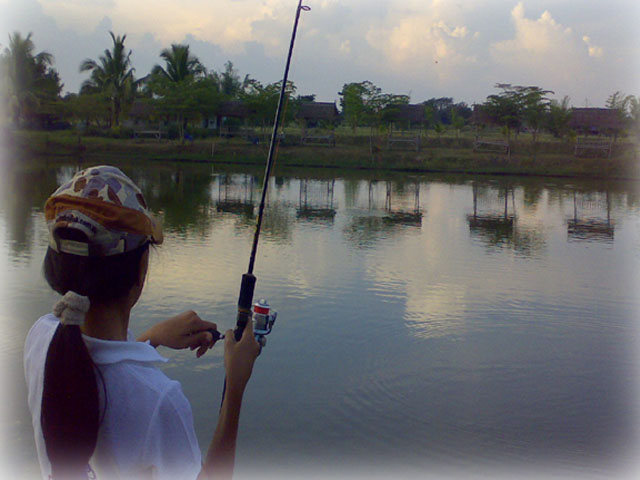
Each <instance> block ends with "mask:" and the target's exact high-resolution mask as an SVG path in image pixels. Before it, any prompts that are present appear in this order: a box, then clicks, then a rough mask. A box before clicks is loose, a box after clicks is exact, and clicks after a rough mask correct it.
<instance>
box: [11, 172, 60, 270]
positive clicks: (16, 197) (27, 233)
mask: <svg viewBox="0 0 640 480" xmlns="http://www.w3.org/2000/svg"><path fill="white" fill-rule="evenodd" d="M0 177H1V179H0V211H2V212H3V216H4V217H5V219H4V220H5V225H4V229H5V231H6V237H5V238H6V240H5V241H7V242H8V245H9V248H10V249H11V252H12V255H11V256H12V257H14V258H18V257H21V256H24V255H26V256H28V255H30V253H31V248H32V245H33V242H34V241H35V240H36V238H35V234H34V222H33V217H34V215H39V214H40V212H41V211H42V209H43V207H44V203H45V201H46V200H47V198H48V196H49V195H50V194H51V193H52V192H53V191H54V190H55V189H56V188H57V187H58V183H57V182H58V180H57V177H56V175H55V174H53V175H52V172H51V171H50V170H49V169H47V168H46V166H43V167H41V168H36V169H32V170H27V171H24V170H18V169H11V170H7V171H6V172H4V174H3V175H0Z"/></svg>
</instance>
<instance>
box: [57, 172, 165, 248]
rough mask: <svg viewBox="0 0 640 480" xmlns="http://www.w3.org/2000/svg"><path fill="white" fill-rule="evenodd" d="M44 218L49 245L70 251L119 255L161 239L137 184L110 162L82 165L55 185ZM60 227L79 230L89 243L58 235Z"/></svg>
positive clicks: (156, 223) (158, 226)
mask: <svg viewBox="0 0 640 480" xmlns="http://www.w3.org/2000/svg"><path fill="white" fill-rule="evenodd" d="M45 218H46V220H47V226H48V228H49V245H50V246H51V248H53V249H54V250H55V251H57V252H64V253H70V254H73V255H81V256H92V257H94V256H95V257H104V256H109V255H117V254H119V253H124V252H129V251H131V250H134V249H135V248H137V247H139V246H141V245H143V244H144V243H146V242H151V243H156V244H160V243H162V240H163V236H162V227H161V226H160V224H159V223H158V222H157V220H156V219H155V218H154V217H153V216H152V215H151V213H150V212H149V210H148V208H147V203H146V201H145V199H144V197H143V195H142V192H141V191H140V189H139V188H138V187H137V186H136V185H135V184H134V183H133V182H132V181H131V179H130V178H129V177H127V176H126V175H125V174H124V173H122V171H121V170H119V169H118V168H116V167H112V166H108V165H100V166H97V167H90V168H86V169H84V170H81V171H79V172H78V173H76V174H75V175H74V177H73V178H72V179H71V180H69V181H68V182H66V183H65V184H63V185H62V186H61V187H60V188H58V189H57V190H56V191H55V192H54V193H53V195H51V196H50V197H49V199H48V200H47V202H46V204H45ZM61 228H65V229H76V230H79V231H81V232H82V233H84V234H85V235H86V237H87V242H81V241H75V240H66V239H63V238H60V237H59V236H58V235H57V232H58V230H59V229H61Z"/></svg>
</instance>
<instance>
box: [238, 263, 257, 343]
mask: <svg viewBox="0 0 640 480" xmlns="http://www.w3.org/2000/svg"><path fill="white" fill-rule="evenodd" d="M255 286H256V277H255V276H254V275H253V274H252V273H245V274H243V275H242V282H241V284H240V295H239V296H238V315H237V317H236V328H235V330H234V335H235V337H236V340H237V341H240V339H241V338H242V332H244V327H246V326H247V322H250V321H251V307H252V306H253V291H254V289H255Z"/></svg>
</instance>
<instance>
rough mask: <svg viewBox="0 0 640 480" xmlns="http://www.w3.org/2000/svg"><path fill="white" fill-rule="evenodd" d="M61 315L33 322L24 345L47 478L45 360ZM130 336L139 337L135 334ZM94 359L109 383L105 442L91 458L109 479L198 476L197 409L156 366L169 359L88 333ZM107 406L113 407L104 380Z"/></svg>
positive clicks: (100, 440) (101, 430) (101, 437)
mask: <svg viewBox="0 0 640 480" xmlns="http://www.w3.org/2000/svg"><path fill="white" fill-rule="evenodd" d="M58 324H59V320H58V319H57V318H56V317H55V316H54V315H53V314H48V315H45V316H43V317H41V318H40V319H39V320H38V321H37V322H36V323H35V324H34V325H33V327H31V330H30V331H29V334H28V335H27V340H26V342H25V349H24V370H25V377H26V381H27V389H28V402H29V410H30V411H31V417H32V423H33V429H34V433H35V440H36V447H37V451H38V459H39V461H40V468H41V471H42V475H43V478H45V479H47V478H49V475H50V473H51V465H50V463H49V460H48V459H47V454H46V447H45V443H44V437H43V436H42V428H41V426H40V410H41V403H42V388H43V379H44V365H45V360H46V357H47V351H48V349H49V343H50V342H51V339H52V338H53V334H54V333H55V330H56V328H57V327H58ZM129 337H131V335H130V334H129ZM83 339H84V341H85V344H86V345H87V349H88V350H89V353H90V354H91V358H92V359H93V361H94V363H95V364H96V365H97V367H98V369H99V370H100V372H101V373H102V376H103V378H104V382H105V385H106V392H107V394H106V395H107V398H106V411H105V414H104V419H103V421H102V423H101V424H100V428H99V430H98V443H97V445H96V449H95V452H94V454H93V456H92V457H91V460H90V462H89V463H90V466H91V468H92V469H93V470H94V471H95V472H96V474H97V478H98V479H99V480H101V479H112V478H119V479H130V478H131V479H138V478H153V479H165V478H166V479H195V478H196V477H197V476H198V473H199V472H200V468H201V453H200V448H199V446H198V441H197V439H196V435H195V431H194V428H193V415H192V413H191V406H190V404H189V402H188V401H187V399H186V398H185V396H184V394H183V393H182V388H181V387H180V383H178V382H176V381H174V380H170V379H169V378H168V377H167V376H166V375H165V374H164V373H163V372H161V371H160V370H159V369H158V368H157V367H156V366H155V363H157V362H166V361H167V360H166V359H165V358H164V357H162V356H161V355H160V354H159V353H158V352H157V351H156V349H155V348H153V347H152V346H151V345H149V343H142V342H136V341H133V340H132V339H131V338H130V339H129V340H128V341H126V342H125V341H107V340H99V339H96V338H93V337H88V336H86V335H83ZM98 391H99V392H100V395H101V398H100V402H101V405H104V404H105V399H104V398H103V389H102V387H101V384H100V382H99V384H98Z"/></svg>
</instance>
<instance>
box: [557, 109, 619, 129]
mask: <svg viewBox="0 0 640 480" xmlns="http://www.w3.org/2000/svg"><path fill="white" fill-rule="evenodd" d="M569 126H570V127H571V128H573V129H574V130H576V131H578V132H580V133H584V134H591V135H599V134H612V133H616V132H620V131H621V130H623V129H624V121H623V119H622V116H621V115H620V112H619V111H618V110H616V109H613V108H573V109H572V110H571V121H570V122H569Z"/></svg>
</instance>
